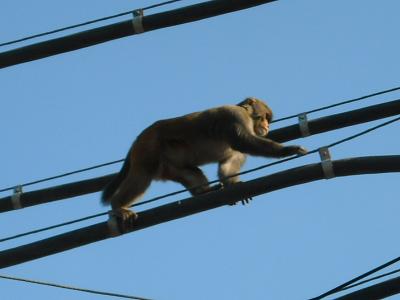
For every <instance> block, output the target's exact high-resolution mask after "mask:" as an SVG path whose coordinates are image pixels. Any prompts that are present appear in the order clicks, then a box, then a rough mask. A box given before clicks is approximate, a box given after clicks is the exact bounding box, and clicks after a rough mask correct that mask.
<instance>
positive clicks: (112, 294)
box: [0, 275, 150, 300]
mask: <svg viewBox="0 0 400 300" xmlns="http://www.w3.org/2000/svg"><path fill="white" fill-rule="evenodd" d="M0 278H2V279H9V280H14V281H20V282H27V283H34V284H39V285H45V286H51V287H56V288H61V289H67V290H73V291H78V292H85V293H90V294H97V295H103V296H111V297H118V298H124V299H135V300H150V299H149V298H143V297H137V296H130V295H123V294H116V293H109V292H102V291H96V290H89V289H83V288H78V287H73V286H66V285H61V284H56V283H50V282H44V281H38V280H31V279H25V278H18V277H12V276H6V275H0Z"/></svg>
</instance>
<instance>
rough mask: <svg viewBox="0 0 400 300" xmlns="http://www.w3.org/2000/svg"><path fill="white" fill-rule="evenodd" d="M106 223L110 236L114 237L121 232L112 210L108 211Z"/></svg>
mask: <svg viewBox="0 0 400 300" xmlns="http://www.w3.org/2000/svg"><path fill="white" fill-rule="evenodd" d="M107 225H108V230H109V233H110V237H116V236H119V235H121V234H122V233H121V231H120V229H119V226H118V221H117V218H116V217H115V216H114V214H113V211H109V212H108V220H107Z"/></svg>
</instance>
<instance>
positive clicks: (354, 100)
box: [271, 87, 400, 123]
mask: <svg viewBox="0 0 400 300" xmlns="http://www.w3.org/2000/svg"><path fill="white" fill-rule="evenodd" d="M397 90H400V87H395V88H391V89H388V90H384V91H381V92H376V93H373V94H369V95H365V96H362V97H358V98H355V99H350V100H346V101H342V102H338V103H335V104H332V105H328V106H323V107H320V108H316V109H312V110H309V111H306V112H304V113H303V114H311V113H314V112H318V111H322V110H326V109H329V108H333V107H336V106H341V105H345V104H349V103H352V102H356V101H360V100H364V99H367V98H371V97H375V96H379V95H383V94H386V93H390V92H394V91H397ZM298 116H299V114H296V115H291V116H287V117H283V118H280V119H276V120H273V121H272V122H271V123H276V122H280V121H284V120H288V119H292V118H296V117H298Z"/></svg>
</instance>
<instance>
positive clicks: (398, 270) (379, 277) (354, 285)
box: [340, 269, 400, 291]
mask: <svg viewBox="0 0 400 300" xmlns="http://www.w3.org/2000/svg"><path fill="white" fill-rule="evenodd" d="M399 272H400V269H397V270H394V271H391V272H388V273H385V274H382V275H379V276H375V277H372V278H369V279H366V280H363V281H360V282H358V283H355V284H352V285H349V286H346V287H345V288H342V289H341V290H340V291H345V290H348V289H352V288H354V287H356V286H360V285H362V284H365V283H368V282H371V281H374V280H377V279H381V278H383V277H387V276H390V275H393V274H396V273H399Z"/></svg>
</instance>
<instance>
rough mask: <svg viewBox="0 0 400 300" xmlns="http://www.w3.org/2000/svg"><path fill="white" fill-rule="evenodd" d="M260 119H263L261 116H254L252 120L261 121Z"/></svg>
mask: <svg viewBox="0 0 400 300" xmlns="http://www.w3.org/2000/svg"><path fill="white" fill-rule="evenodd" d="M262 119H263V117H262V116H255V117H254V120H256V121H261V120H262Z"/></svg>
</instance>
